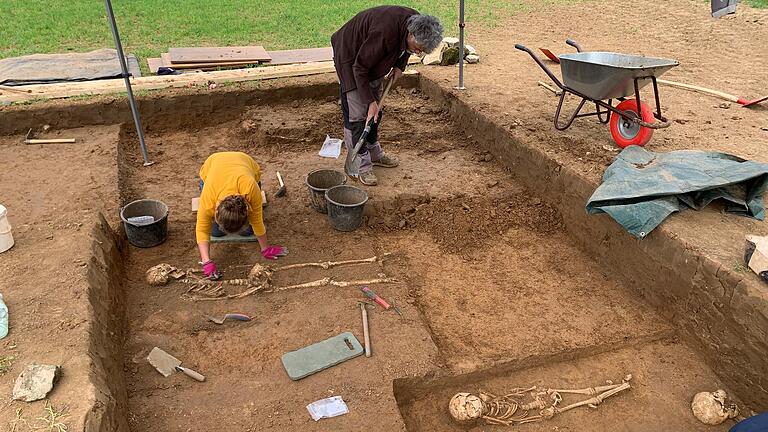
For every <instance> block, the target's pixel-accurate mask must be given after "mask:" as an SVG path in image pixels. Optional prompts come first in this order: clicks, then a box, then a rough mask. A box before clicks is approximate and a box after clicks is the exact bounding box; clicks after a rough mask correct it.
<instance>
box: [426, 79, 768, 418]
mask: <svg viewBox="0 0 768 432" xmlns="http://www.w3.org/2000/svg"><path fill="white" fill-rule="evenodd" d="M419 87H420V88H421V90H422V91H423V92H424V93H425V94H426V95H428V96H430V97H431V98H433V99H435V100H436V101H442V103H443V104H444V105H445V106H446V107H448V108H449V112H450V114H451V117H452V119H453V120H454V122H455V123H456V124H459V125H463V127H464V128H465V130H466V133H467V134H470V135H473V136H475V137H477V138H478V140H479V141H480V142H481V143H483V145H484V146H486V150H488V151H490V152H491V153H493V154H494V156H495V157H497V158H498V159H500V160H501V161H502V163H504V164H506V165H507V166H508V167H509V168H510V171H511V172H513V173H514V175H515V177H516V178H518V179H519V180H520V181H521V182H523V183H524V184H525V185H526V186H527V187H528V188H529V189H530V190H531V191H533V193H535V194H536V195H539V196H540V197H541V198H542V199H544V200H546V201H549V203H550V204H552V205H554V206H556V208H557V209H558V210H559V211H560V213H561V214H562V216H563V220H564V221H565V223H566V229H567V230H568V232H569V234H570V235H571V236H572V237H573V238H574V239H575V240H576V241H577V243H578V244H579V245H580V247H582V248H583V249H584V250H586V252H587V253H589V254H591V255H592V256H595V257H596V258H597V259H598V260H599V261H600V262H601V263H602V264H603V267H604V268H605V269H606V271H607V272H612V273H615V276H617V277H618V278H619V279H620V280H622V281H623V282H624V283H625V284H627V285H628V286H631V287H632V288H633V289H635V290H636V291H637V292H638V293H640V294H642V296H643V297H644V298H645V299H646V300H647V301H648V302H649V303H650V304H651V305H653V306H654V307H655V308H656V309H658V310H659V311H660V313H662V314H663V315H664V316H666V317H667V318H668V319H670V320H671V321H672V322H673V323H674V324H675V325H676V326H677V327H678V328H680V329H682V334H683V336H684V337H685V338H686V339H687V340H688V342H689V345H691V346H692V347H693V348H695V349H697V350H698V351H699V352H700V353H701V354H702V356H703V358H704V359H705V360H706V362H707V364H708V365H709V366H710V367H711V368H712V369H713V370H714V371H715V373H717V375H718V376H719V377H720V378H721V379H722V380H723V381H724V382H726V383H728V385H729V386H730V388H732V389H733V390H734V391H735V392H737V394H738V396H739V397H740V399H741V400H742V401H744V402H745V403H747V404H749V405H751V406H752V408H753V409H755V410H757V411H759V412H760V411H765V410H766V409H768V356H767V355H766V353H768V294H766V290H765V289H764V288H763V287H762V286H760V282H759V281H757V280H756V278H745V277H743V275H739V274H736V273H735V272H733V271H732V270H730V269H728V268H726V266H723V265H722V264H721V263H719V262H717V261H715V260H713V259H710V258H708V257H707V256H705V255H703V254H700V253H698V252H696V251H694V250H691V248H689V247H687V245H686V242H685V240H684V239H681V238H679V237H678V236H677V235H675V234H674V233H672V232H671V231H670V230H668V229H665V227H664V226H661V227H659V228H657V229H656V230H655V231H654V235H653V236H651V237H650V238H646V239H644V240H642V241H640V240H636V239H634V238H633V237H631V236H630V235H628V234H627V233H626V232H624V231H623V230H622V229H621V227H620V226H619V225H618V224H616V223H615V222H614V221H613V220H612V219H610V218H609V217H607V216H590V215H588V214H587V212H586V211H585V208H584V206H585V203H586V202H587V199H588V198H589V196H590V195H591V194H592V192H594V189H595V187H596V186H597V185H595V184H592V183H590V182H589V181H588V180H587V179H585V178H583V177H581V176H580V175H579V174H578V173H577V172H576V171H574V170H572V169H570V168H569V167H567V166H562V165H560V164H558V163H557V162H555V161H554V160H552V159H550V158H549V157H548V156H547V155H546V154H545V153H544V152H542V151H540V150H538V149H537V148H535V147H533V145H534V144H533V143H525V142H521V141H517V140H515V139H514V138H513V137H512V135H511V134H510V133H509V132H508V131H506V130H504V129H503V128H502V127H501V126H499V125H497V124H496V123H494V122H493V121H491V120H490V119H488V117H486V116H484V115H483V114H481V113H480V112H478V111H476V110H475V109H473V108H472V107H470V106H469V105H467V104H466V103H465V102H464V101H462V100H460V99H459V98H457V97H456V96H455V95H453V94H450V93H447V92H446V91H444V90H443V89H442V88H441V87H440V86H439V85H438V84H437V83H435V82H432V81H430V80H428V79H425V78H423V77H422V78H421V80H420V82H419Z"/></svg>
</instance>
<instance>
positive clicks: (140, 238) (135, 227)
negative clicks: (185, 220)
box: [120, 199, 168, 248]
mask: <svg viewBox="0 0 768 432" xmlns="http://www.w3.org/2000/svg"><path fill="white" fill-rule="evenodd" d="M138 216H152V217H153V218H154V219H155V220H154V222H150V223H132V222H131V221H129V220H128V219H130V218H135V217H138ZM120 219H122V220H123V226H124V227H125V234H126V235H127V236H128V242H129V243H130V244H132V245H134V246H137V247H142V248H150V247H154V246H157V245H159V244H162V243H163V242H164V241H165V239H166V238H168V206H167V205H165V204H164V203H162V202H160V201H156V200H151V199H140V200H136V201H133V202H131V203H129V204H128V205H126V206H125V207H123V208H122V209H121V210H120Z"/></svg>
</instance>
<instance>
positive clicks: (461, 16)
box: [458, 0, 464, 90]
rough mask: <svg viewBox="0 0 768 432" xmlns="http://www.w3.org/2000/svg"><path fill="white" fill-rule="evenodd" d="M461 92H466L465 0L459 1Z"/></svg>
mask: <svg viewBox="0 0 768 432" xmlns="http://www.w3.org/2000/svg"><path fill="white" fill-rule="evenodd" d="M458 89H459V90H464V0H459V87H458Z"/></svg>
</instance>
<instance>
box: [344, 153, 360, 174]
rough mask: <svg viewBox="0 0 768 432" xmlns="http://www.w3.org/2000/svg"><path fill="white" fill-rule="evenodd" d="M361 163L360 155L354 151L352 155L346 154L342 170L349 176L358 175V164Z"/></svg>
mask: <svg viewBox="0 0 768 432" xmlns="http://www.w3.org/2000/svg"><path fill="white" fill-rule="evenodd" d="M361 164H362V159H361V158H360V155H359V154H357V153H355V154H354V155H352V156H351V157H350V156H347V160H346V162H345V163H344V171H346V173H347V175H348V176H350V177H357V176H358V175H360V165H361Z"/></svg>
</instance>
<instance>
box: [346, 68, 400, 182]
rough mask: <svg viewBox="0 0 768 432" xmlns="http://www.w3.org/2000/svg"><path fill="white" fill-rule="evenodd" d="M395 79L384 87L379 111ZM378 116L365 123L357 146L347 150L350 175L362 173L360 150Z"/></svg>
mask: <svg viewBox="0 0 768 432" xmlns="http://www.w3.org/2000/svg"><path fill="white" fill-rule="evenodd" d="M394 81H395V80H393V79H390V80H389V81H387V86H386V87H385V88H384V94H383V95H382V96H381V101H379V112H381V110H382V109H383V108H384V99H386V98H387V94H388V93H389V89H390V88H391V87H392V83H393V82H394ZM376 117H378V116H374V118H372V119H371V121H369V122H368V124H366V125H365V129H364V130H363V134H362V135H360V139H359V140H357V143H356V144H355V148H353V149H352V150H351V151H347V159H346V160H345V161H344V170H345V171H346V172H347V175H348V176H350V177H354V178H357V176H359V175H360V164H361V163H362V159H361V158H360V155H359V154H358V152H359V151H360V149H361V148H362V147H363V144H365V139H366V138H368V134H369V133H370V132H371V127H373V123H374V122H375V121H376Z"/></svg>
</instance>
